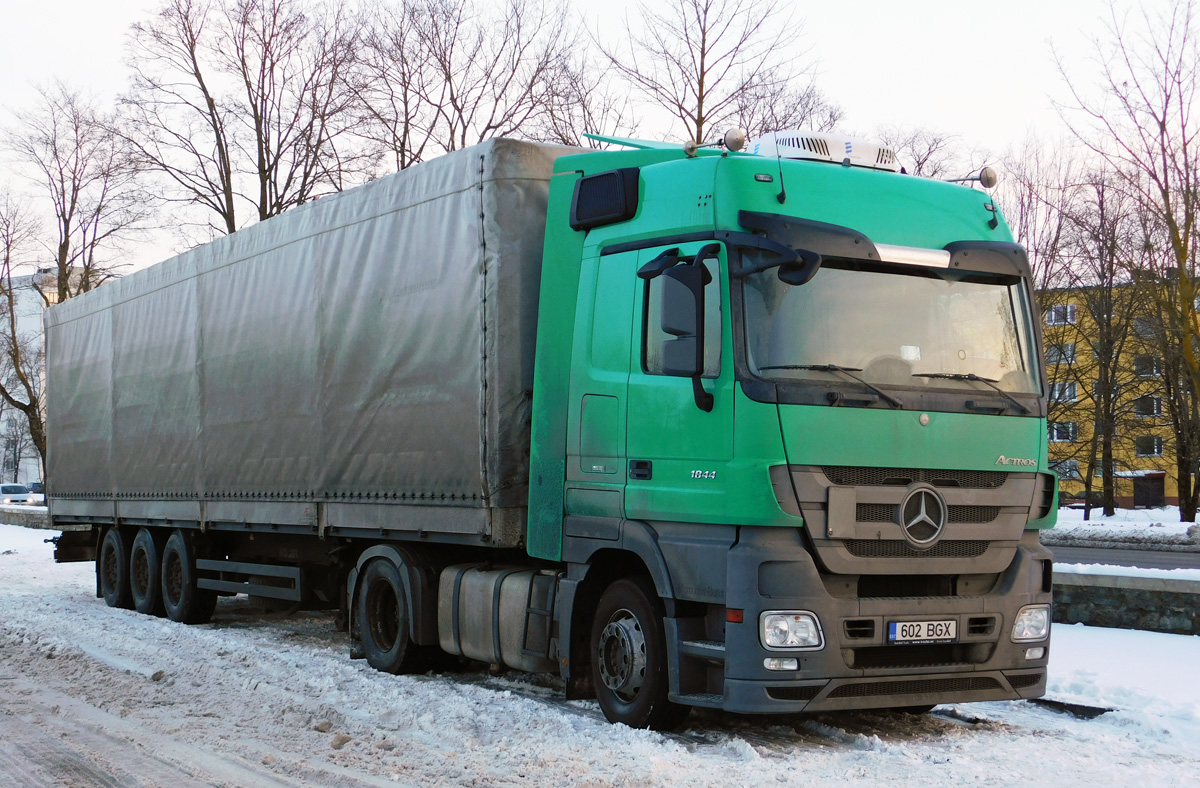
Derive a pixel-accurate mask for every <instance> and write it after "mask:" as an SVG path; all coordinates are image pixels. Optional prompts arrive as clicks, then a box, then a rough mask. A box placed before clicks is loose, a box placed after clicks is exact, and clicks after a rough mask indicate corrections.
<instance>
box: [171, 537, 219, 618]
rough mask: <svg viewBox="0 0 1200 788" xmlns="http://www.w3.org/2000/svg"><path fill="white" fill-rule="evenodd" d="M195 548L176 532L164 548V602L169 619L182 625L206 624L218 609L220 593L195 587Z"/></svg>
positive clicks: (189, 541)
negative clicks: (218, 595)
mask: <svg viewBox="0 0 1200 788" xmlns="http://www.w3.org/2000/svg"><path fill="white" fill-rule="evenodd" d="M196 580H197V574H196V548H195V546H194V545H193V544H192V542H191V540H190V539H188V538H187V536H186V535H185V534H184V533H183V531H180V530H175V531H173V532H172V533H171V536H170V538H168V539H167V543H166V544H165V545H164V546H163V549H162V601H163V607H164V608H166V612H167V617H168V618H170V619H171V620H172V621H178V622H179V623H181V624H204V623H206V622H208V621H209V620H210V619H212V614H213V610H215V609H216V607H217V592H215V591H210V590H208V589H203V588H198V587H197V586H196Z"/></svg>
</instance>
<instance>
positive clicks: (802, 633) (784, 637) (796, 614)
mask: <svg viewBox="0 0 1200 788" xmlns="http://www.w3.org/2000/svg"><path fill="white" fill-rule="evenodd" d="M758 620H759V625H760V627H759V635H760V637H761V638H762V644H763V646H765V647H767V648H769V649H819V648H821V646H822V645H824V641H823V638H822V636H821V625H820V624H819V623H817V617H816V616H815V615H813V614H812V613H807V612H804V611H791V610H769V611H767V612H765V613H763V614H762V615H761V616H760V617H759V619H758Z"/></svg>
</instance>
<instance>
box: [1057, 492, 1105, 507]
mask: <svg viewBox="0 0 1200 788" xmlns="http://www.w3.org/2000/svg"><path fill="white" fill-rule="evenodd" d="M1059 500H1060V501H1062V505H1063V506H1065V507H1066V508H1068V509H1084V508H1087V507H1086V504H1091V507H1092V508H1093V509H1096V508H1098V507H1101V506H1104V493H1103V492H1101V491H1100V490H1092V491H1091V492H1090V493H1086V496H1085V493H1084V492H1083V491H1080V492H1077V493H1075V494H1074V495H1068V496H1067V497H1065V498H1060V499H1059Z"/></svg>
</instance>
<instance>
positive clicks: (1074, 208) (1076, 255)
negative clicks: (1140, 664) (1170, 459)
mask: <svg viewBox="0 0 1200 788" xmlns="http://www.w3.org/2000/svg"><path fill="white" fill-rule="evenodd" d="M1117 181H1118V179H1117V178H1116V177H1115V176H1114V175H1113V174H1112V173H1111V172H1108V171H1106V170H1103V169H1101V170H1098V171H1093V172H1091V173H1089V174H1087V175H1086V176H1085V177H1084V178H1083V179H1082V181H1081V183H1080V184H1079V185H1078V188H1077V189H1076V190H1075V195H1076V199H1075V200H1074V201H1073V202H1072V203H1071V204H1070V205H1069V210H1068V220H1069V227H1068V232H1067V236H1068V240H1067V248H1068V254H1069V263H1068V266H1067V270H1068V272H1069V275H1070V279H1071V287H1070V292H1071V294H1072V300H1073V301H1074V302H1075V304H1076V306H1077V310H1078V312H1079V315H1080V320H1079V321H1078V322H1077V323H1076V326H1075V327H1076V328H1077V329H1079V330H1077V331H1076V336H1077V337H1078V340H1079V347H1080V350H1081V355H1082V356H1083V357H1085V358H1087V359H1088V360H1087V362H1086V363H1085V364H1084V365H1083V367H1082V368H1081V369H1082V370H1083V371H1084V372H1085V373H1086V374H1084V375H1080V376H1077V377H1076V383H1077V385H1078V386H1079V388H1081V389H1083V388H1085V387H1086V386H1087V385H1088V384H1089V383H1090V384H1091V386H1092V390H1091V391H1086V390H1084V391H1083V392H1082V395H1083V398H1084V400H1085V402H1086V403H1087V407H1086V409H1085V410H1086V414H1087V418H1088V420H1089V422H1090V424H1091V435H1090V438H1089V440H1088V442H1087V444H1086V450H1085V453H1084V459H1085V462H1086V471H1085V474H1084V477H1083V482H1084V492H1085V503H1084V519H1087V518H1088V516H1089V515H1090V509H1091V495H1090V493H1091V491H1092V486H1093V480H1094V479H1095V478H1096V477H1097V476H1099V478H1100V479H1101V499H1102V502H1103V508H1104V513H1105V514H1106V515H1109V516H1111V515H1112V514H1113V513H1114V511H1115V507H1116V473H1117V461H1116V452H1115V446H1116V443H1117V441H1118V439H1119V436H1122V435H1127V434H1129V432H1130V428H1131V427H1132V426H1133V424H1132V422H1134V421H1135V420H1136V419H1138V416H1137V415H1136V414H1135V403H1136V402H1137V401H1138V400H1139V398H1141V397H1142V396H1145V395H1147V394H1149V393H1151V392H1150V391H1149V388H1152V387H1153V386H1154V385H1155V384H1154V383H1152V382H1150V381H1147V380H1146V379H1143V378H1141V377H1139V376H1138V375H1137V370H1136V367H1135V364H1134V363H1133V359H1134V358H1135V357H1136V351H1137V347H1138V337H1137V332H1136V331H1135V330H1134V327H1135V319H1136V317H1137V316H1138V315H1139V314H1143V313H1144V310H1145V303H1144V302H1145V298H1144V292H1143V291H1142V289H1141V288H1137V287H1134V286H1133V284H1134V283H1133V281H1132V279H1131V277H1130V273H1129V272H1130V270H1131V269H1132V268H1133V267H1134V266H1135V264H1136V262H1135V261H1136V257H1137V255H1138V253H1139V248H1140V246H1141V240H1142V239H1141V234H1140V232H1139V228H1138V222H1137V210H1136V206H1135V205H1133V204H1132V201H1131V200H1130V199H1129V198H1128V196H1127V195H1126V194H1124V193H1123V192H1122V191H1121V189H1119V188H1117V186H1116V185H1115V184H1116V183H1117ZM1097 471H1099V473H1097Z"/></svg>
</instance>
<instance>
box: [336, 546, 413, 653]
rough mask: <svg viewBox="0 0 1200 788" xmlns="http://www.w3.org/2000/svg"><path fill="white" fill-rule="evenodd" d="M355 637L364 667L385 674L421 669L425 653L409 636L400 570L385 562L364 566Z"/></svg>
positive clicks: (409, 613)
mask: <svg viewBox="0 0 1200 788" xmlns="http://www.w3.org/2000/svg"><path fill="white" fill-rule="evenodd" d="M354 615H355V618H356V621H357V624H358V637H359V640H360V641H361V643H362V650H363V656H364V657H366V660H367V664H369V665H370V666H371V667H373V668H375V669H376V670H379V671H383V672H384V673H412V672H414V671H417V670H420V669H422V668H423V667H424V665H425V662H426V659H425V658H426V656H427V653H426V651H427V650H426V649H422V648H421V647H419V646H418V645H417V644H416V643H414V642H413V641H412V638H411V636H410V634H409V632H410V624H411V621H412V609H411V606H410V605H409V602H408V595H407V594H405V593H404V583H403V582H402V581H401V578H400V569H399V567H397V566H396V565H395V564H394V563H392V562H391V561H389V560H388V559H386V558H376V559H375V560H373V561H371V562H370V563H368V564H367V566H366V568H365V569H364V570H363V572H362V575H360V576H359V579H358V591H357V593H356V599H355V600H354Z"/></svg>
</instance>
